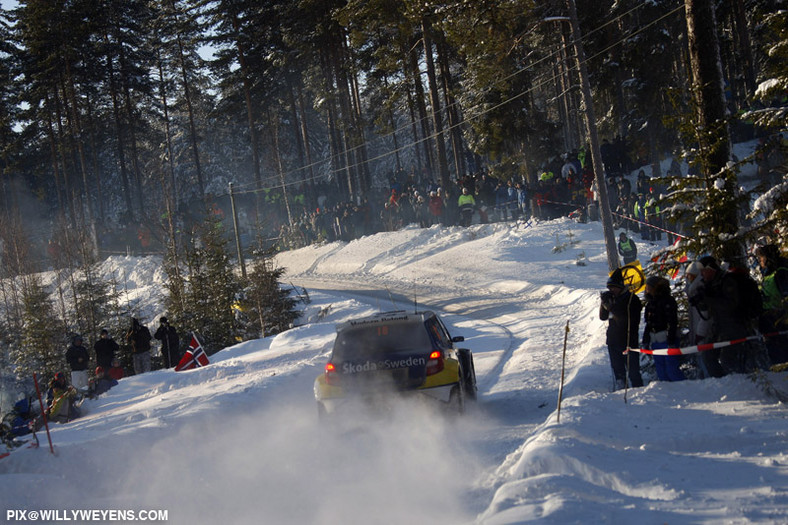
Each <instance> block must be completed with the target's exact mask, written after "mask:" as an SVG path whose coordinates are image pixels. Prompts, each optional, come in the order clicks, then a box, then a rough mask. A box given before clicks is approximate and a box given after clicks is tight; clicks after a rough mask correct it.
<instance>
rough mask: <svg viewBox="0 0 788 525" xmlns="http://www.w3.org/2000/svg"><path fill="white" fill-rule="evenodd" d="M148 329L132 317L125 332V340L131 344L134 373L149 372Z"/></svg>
mask: <svg viewBox="0 0 788 525" xmlns="http://www.w3.org/2000/svg"><path fill="white" fill-rule="evenodd" d="M151 339H152V338H151V335H150V330H148V327H147V326H145V325H143V324H140V322H139V321H138V320H137V319H136V318H134V317H132V319H131V328H130V329H129V331H128V332H127V333H126V341H128V343H129V344H130V345H131V354H132V355H131V358H132V361H133V363H134V373H135V374H142V373H145V372H150V341H151Z"/></svg>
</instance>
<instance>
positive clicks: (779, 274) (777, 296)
mask: <svg viewBox="0 0 788 525" xmlns="http://www.w3.org/2000/svg"><path fill="white" fill-rule="evenodd" d="M755 256H756V257H757V258H758V265H759V266H760V268H761V273H762V274H763V280H762V281H761V295H762V296H763V314H761V317H760V318H759V319H758V329H759V330H760V332H761V333H762V334H772V333H775V332H779V331H784V330H788V314H786V303H788V260H787V259H786V258H785V257H782V256H781V255H780V250H779V248H778V247H777V245H776V244H767V245H765V246H759V247H758V248H757V249H756V250H755ZM765 342H766V348H767V350H768V352H769V360H770V361H771V362H772V364H773V365H776V364H780V363H785V362H787V361H788V337H786V336H785V335H773V336H769V337H767V338H766V341H765Z"/></svg>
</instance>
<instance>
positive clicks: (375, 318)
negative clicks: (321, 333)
mask: <svg viewBox="0 0 788 525" xmlns="http://www.w3.org/2000/svg"><path fill="white" fill-rule="evenodd" d="M431 317H435V312H431V311H429V310H426V311H421V312H408V311H405V310H395V311H391V312H379V313H376V314H373V315H369V316H366V317H360V318H358V319H351V320H350V321H345V322H343V323H339V324H338V325H337V327H336V328H337V332H341V331H343V330H348V329H350V328H358V327H361V326H375V325H380V324H391V323H401V324H409V323H417V322H421V323H423V322H424V321H426V320H427V319H429V318H431Z"/></svg>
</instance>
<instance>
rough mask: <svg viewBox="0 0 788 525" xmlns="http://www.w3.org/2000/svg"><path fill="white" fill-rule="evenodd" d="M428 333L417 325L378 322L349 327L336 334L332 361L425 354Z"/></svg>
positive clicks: (429, 344)
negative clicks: (398, 354)
mask: <svg viewBox="0 0 788 525" xmlns="http://www.w3.org/2000/svg"><path fill="white" fill-rule="evenodd" d="M431 347H432V345H431V343H430V338H429V335H427V330H426V329H425V328H424V325H423V324H422V323H421V322H418V323H389V324H386V323H380V324H373V325H367V326H358V327H351V328H347V329H345V330H342V331H341V332H339V333H338V334H337V339H336V342H335V343H334V358H338V359H341V360H352V359H367V358H371V357H379V356H385V355H388V354H396V353H407V352H413V351H424V352H426V351H428V350H429V349H430V348H431Z"/></svg>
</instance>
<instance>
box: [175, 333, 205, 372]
mask: <svg viewBox="0 0 788 525" xmlns="http://www.w3.org/2000/svg"><path fill="white" fill-rule="evenodd" d="M209 363H210V361H208V356H207V355H205V350H203V348H202V345H201V344H200V341H199V340H198V339H197V336H196V335H194V332H192V340H191V342H190V343H189V349H188V350H186V353H185V354H183V357H182V358H181V362H180V363H178V366H176V367H175V371H176V372H180V371H181V370H191V369H192V368H197V367H199V366H205V365H207V364H209Z"/></svg>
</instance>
